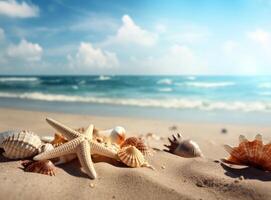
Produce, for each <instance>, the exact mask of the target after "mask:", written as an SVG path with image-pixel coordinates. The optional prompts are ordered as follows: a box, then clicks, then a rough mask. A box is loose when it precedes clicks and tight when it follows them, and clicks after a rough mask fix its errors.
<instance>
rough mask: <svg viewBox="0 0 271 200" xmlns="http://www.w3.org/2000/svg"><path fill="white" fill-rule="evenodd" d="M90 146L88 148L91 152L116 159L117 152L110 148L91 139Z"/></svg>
mask: <svg viewBox="0 0 271 200" xmlns="http://www.w3.org/2000/svg"><path fill="white" fill-rule="evenodd" d="M90 148H91V150H90V151H91V154H98V155H102V156H106V157H109V158H113V159H117V160H118V156H117V153H116V152H115V151H114V150H112V149H109V148H106V147H104V146H103V145H102V144H99V143H97V142H94V141H91V142H90Z"/></svg>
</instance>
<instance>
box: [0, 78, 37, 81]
mask: <svg viewBox="0 0 271 200" xmlns="http://www.w3.org/2000/svg"><path fill="white" fill-rule="evenodd" d="M38 80H39V79H38V78H36V77H2V78H0V82H11V81H13V82H19V81H22V82H23V81H38Z"/></svg>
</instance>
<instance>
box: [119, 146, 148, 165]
mask: <svg viewBox="0 0 271 200" xmlns="http://www.w3.org/2000/svg"><path fill="white" fill-rule="evenodd" d="M118 157H119V159H120V160H121V161H122V162H123V163H124V164H125V165H127V166H129V167H134V168H135V167H149V168H151V169H153V167H152V166H151V165H149V164H148V162H147V161H146V160H145V158H144V156H143V154H142V153H141V152H140V151H139V150H138V149H137V148H136V147H134V146H128V147H123V148H121V149H120V150H119V152H118Z"/></svg>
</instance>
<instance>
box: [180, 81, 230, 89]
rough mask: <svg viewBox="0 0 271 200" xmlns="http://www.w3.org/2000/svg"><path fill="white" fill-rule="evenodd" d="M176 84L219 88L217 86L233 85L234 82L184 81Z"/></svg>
mask: <svg viewBox="0 0 271 200" xmlns="http://www.w3.org/2000/svg"><path fill="white" fill-rule="evenodd" d="M177 85H182V86H183V85H185V86H190V87H198V88H219V87H228V86H233V85H235V83H234V82H185V83H177Z"/></svg>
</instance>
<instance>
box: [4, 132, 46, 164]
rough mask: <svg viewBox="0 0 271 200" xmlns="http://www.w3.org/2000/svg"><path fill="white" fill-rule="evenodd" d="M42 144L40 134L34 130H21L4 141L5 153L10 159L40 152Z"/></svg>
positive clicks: (30, 155)
mask: <svg viewBox="0 0 271 200" xmlns="http://www.w3.org/2000/svg"><path fill="white" fill-rule="evenodd" d="M41 144H42V143H41V140H40V138H39V136H37V135H36V134H34V133H33V132H30V131H21V132H20V133H18V134H15V135H12V136H10V137H8V138H6V139H5V140H4V141H3V143H2V146H3V148H4V151H5V152H4V153H3V155H4V156H5V157H7V158H9V159H20V158H27V157H32V156H34V155H36V154H38V153H39V148H40V146H41Z"/></svg>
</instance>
